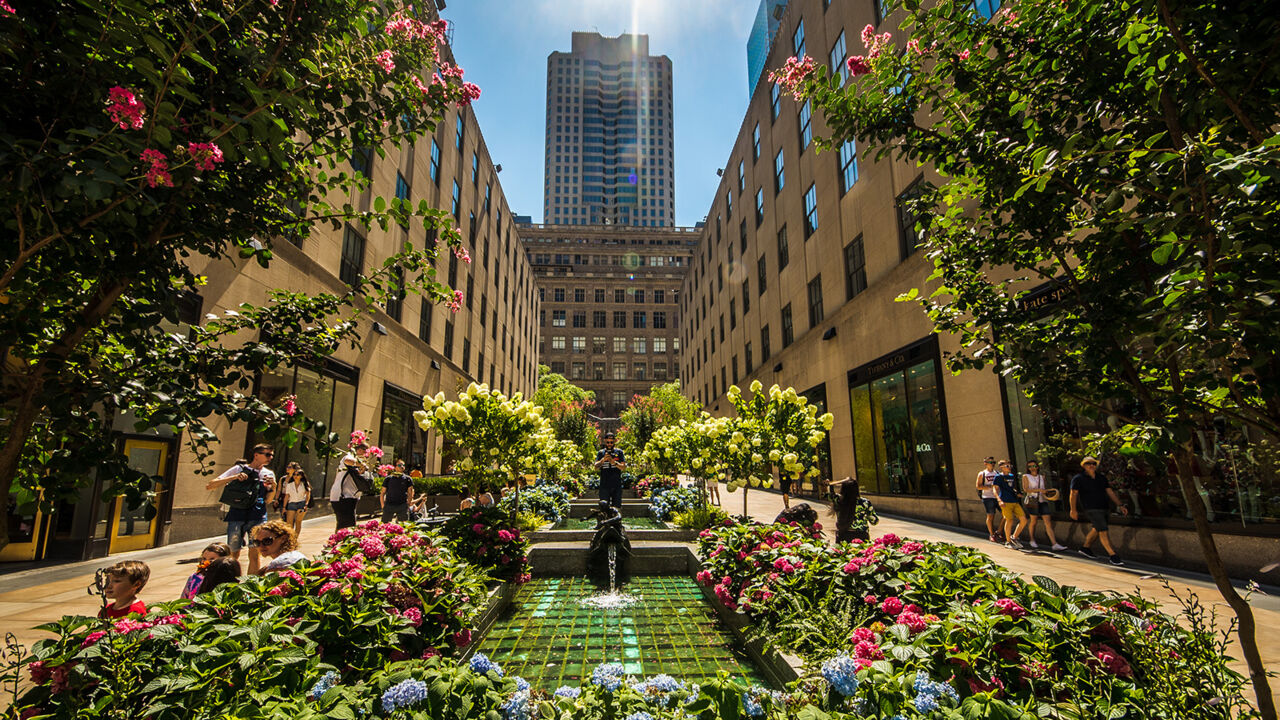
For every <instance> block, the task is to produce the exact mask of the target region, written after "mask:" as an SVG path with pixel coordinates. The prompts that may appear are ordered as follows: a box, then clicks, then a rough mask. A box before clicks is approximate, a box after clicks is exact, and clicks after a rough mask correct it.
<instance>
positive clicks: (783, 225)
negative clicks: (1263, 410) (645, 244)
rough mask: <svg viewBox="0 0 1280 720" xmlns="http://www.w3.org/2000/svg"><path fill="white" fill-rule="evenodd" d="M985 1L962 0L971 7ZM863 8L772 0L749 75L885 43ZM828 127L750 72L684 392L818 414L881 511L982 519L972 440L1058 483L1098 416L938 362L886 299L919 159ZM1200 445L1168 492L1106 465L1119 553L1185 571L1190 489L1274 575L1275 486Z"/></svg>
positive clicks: (1237, 544)
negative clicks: (1188, 482) (780, 8)
mask: <svg viewBox="0 0 1280 720" xmlns="http://www.w3.org/2000/svg"><path fill="white" fill-rule="evenodd" d="M992 5H993V4H992V3H981V4H980V5H979V6H978V9H979V11H982V12H985V14H988V15H989V14H990V11H991V9H992ZM877 8H878V3H876V2H874V1H873V0H859V1H858V2H846V3H830V4H828V3H826V2H824V0H790V2H789V3H788V4H787V7H786V10H785V11H784V12H783V14H782V17H781V24H780V28H779V30H778V34H777V36H776V38H775V39H774V41H773V48H772V50H771V52H770V55H769V57H768V60H767V62H766V72H767V70H768V69H772V68H778V67H781V66H782V65H783V64H784V63H785V62H786V59H787V58H788V57H790V56H793V55H795V56H803V55H806V54H807V55H810V56H812V57H814V58H815V59H817V60H818V61H819V62H825V63H828V64H829V65H830V66H831V67H836V68H842V67H843V64H844V63H843V61H844V58H845V57H846V56H847V55H849V54H859V53H860V52H861V49H860V45H861V41H860V39H859V34H860V32H861V29H862V28H863V27H865V26H866V25H872V26H874V27H876V29H877V32H890V31H891V32H893V33H894V34H895V41H896V42H898V43H899V44H901V43H902V42H904V41H905V40H906V38H905V37H900V35H901V31H900V30H897V27H898V25H899V24H900V20H901V17H899V16H897V15H895V16H892V17H890V18H888V19H884V18H881V17H880V16H879V14H878V10H877ZM855 45H857V46H858V47H855ZM827 134H828V132H827V129H826V127H825V126H824V124H823V119H822V118H821V117H820V116H818V115H815V114H814V113H813V112H812V108H811V107H809V105H808V104H800V103H797V102H795V101H794V100H793V99H792V98H791V97H790V96H789V95H787V94H786V93H783V92H780V91H779V88H778V87H777V86H776V85H773V84H771V83H768V82H761V83H759V84H758V85H757V86H756V88H755V91H754V93H753V94H752V97H751V101H750V103H749V106H748V109H747V112H746V115H745V117H744V118H743V122H742V125H741V127H740V128H739V131H738V133H737V136H736V138H735V139H734V141H733V144H732V147H731V148H730V150H729V153H728V157H727V159H726V162H725V171H724V175H723V180H722V181H721V183H720V186H719V188H718V190H717V192H716V196H715V199H714V201H713V203H712V205H711V207H710V208H709V210H708V213H707V216H708V220H707V222H706V224H705V227H703V228H702V230H701V232H700V234H699V236H698V244H697V246H696V248H695V249H694V253H693V259H692V265H691V266H690V268H689V274H688V277H687V278H686V280H685V282H684V286H683V292H682V293H681V296H680V309H681V316H682V318H683V320H682V325H683V326H682V328H681V331H680V332H681V337H682V338H683V340H684V353H683V355H682V359H681V362H682V363H683V368H682V370H681V373H682V377H683V378H684V379H685V383H684V387H685V391H686V393H687V394H688V395H689V396H690V397H692V398H694V399H696V400H698V401H699V402H701V403H702V404H703V405H705V406H706V408H707V409H708V410H709V411H711V412H713V413H716V414H724V413H727V412H729V411H730V410H731V408H730V406H729V403H728V401H727V398H726V395H725V393H726V390H727V388H728V386H729V385H733V384H737V385H738V386H739V387H744V388H745V387H746V386H747V385H748V384H749V383H750V382H751V381H752V380H757V379H758V380H760V381H761V382H762V383H763V384H764V385H765V386H766V387H768V386H769V385H771V384H773V383H778V384H779V385H782V386H783V387H787V386H791V387H794V388H795V389H796V390H797V391H798V392H801V393H802V394H804V395H805V396H806V397H808V398H809V399H810V400H811V401H813V402H815V403H817V404H818V405H820V406H822V407H823V408H824V409H825V410H829V411H830V412H832V413H833V414H834V415H835V427H834V429H833V430H832V432H831V433H830V436H829V442H830V457H831V468H830V473H829V476H830V477H834V478H840V477H844V476H854V477H856V478H857V479H858V482H859V485H860V486H861V488H862V491H863V492H864V493H865V494H866V495H867V496H868V497H869V498H870V499H871V500H872V502H873V503H874V504H875V505H876V507H877V508H878V509H880V510H881V511H884V512H889V513H894V514H899V515H904V516H909V517H915V518H920V519H924V520H929V521H933V522H939V523H944V524H949V525H956V526H962V527H966V528H970V529H973V530H977V531H980V532H982V533H983V534H985V513H984V511H983V507H982V504H981V503H980V502H979V499H978V495H977V492H976V491H975V489H974V478H975V476H976V474H977V472H978V471H979V470H980V469H981V468H982V459H983V458H984V457H985V456H988V455H994V456H997V457H1007V458H1009V459H1011V460H1013V461H1015V462H1016V463H1017V465H1018V467H1019V468H1021V467H1024V463H1025V461H1026V460H1027V459H1029V458H1033V457H1038V458H1039V459H1040V460H1041V461H1042V463H1045V464H1046V465H1048V467H1047V468H1046V469H1047V470H1048V472H1047V473H1046V475H1047V476H1048V477H1049V478H1050V480H1051V482H1052V483H1053V484H1054V485H1056V486H1058V487H1060V488H1063V489H1064V490H1065V488H1066V485H1067V483H1068V482H1069V478H1070V476H1071V475H1072V474H1074V473H1075V472H1077V471H1078V465H1077V464H1075V463H1078V459H1079V454H1080V446H1081V441H1080V438H1081V437H1083V436H1084V435H1086V434H1088V433H1090V432H1093V431H1097V430H1105V429H1106V427H1107V419H1106V418H1103V419H1097V420H1095V419H1090V418H1085V417H1078V416H1075V415H1073V414H1070V413H1066V412H1056V413H1051V414H1050V415H1048V416H1046V415H1045V414H1043V413H1041V412H1040V411H1039V410H1036V409H1034V408H1032V407H1030V406H1029V404H1028V402H1027V401H1026V399H1025V398H1024V396H1023V394H1022V393H1021V391H1020V389H1019V388H1018V387H1017V386H1016V384H1015V383H1013V382H1012V381H1008V380H1004V379H1002V378H1001V377H1000V376H998V375H997V374H995V373H993V372H991V371H982V372H980V371H966V372H962V373H960V374H958V375H953V374H951V373H950V372H948V371H947V370H946V369H945V368H944V367H943V364H942V359H943V354H944V353H946V352H947V351H948V350H949V349H955V348H956V340H955V338H953V337H949V336H940V335H938V334H936V333H935V332H934V330H933V326H932V324H931V322H930V321H929V319H928V318H927V317H926V316H925V314H924V313H923V312H922V310H921V309H920V307H919V306H918V305H916V304H914V303H904V302H897V301H896V298H897V297H898V296H899V294H901V293H903V292H905V291H908V290H911V289H913V288H923V287H924V286H925V283H926V278H927V277H928V275H929V273H930V272H931V270H932V264H931V262H930V261H929V260H928V259H927V258H925V257H922V253H920V252H918V251H917V239H916V236H915V232H914V230H913V228H914V226H915V219H914V218H912V217H911V216H910V215H909V214H908V213H907V212H906V211H905V209H904V208H903V205H902V203H901V202H900V200H901V198H903V197H904V196H906V195H909V194H910V193H911V192H912V188H913V187H914V186H915V184H916V183H919V182H921V181H922V179H924V178H926V177H930V173H931V172H932V171H931V170H930V169H929V168H921V167H917V166H914V165H912V164H910V163H908V162H904V161H900V160H895V159H889V158H886V159H883V160H879V161H875V162H871V161H867V160H865V159H860V158H859V157H858V148H857V147H855V146H854V144H853V143H848V144H845V145H844V146H843V147H838V148H835V149H833V150H831V151H824V152H818V151H817V148H816V147H815V145H814V142H813V138H815V137H819V136H824V135H827ZM1053 302H1054V292H1053V289H1052V288H1051V287H1046V288H1042V289H1041V290H1039V291H1037V292H1036V294H1035V295H1034V297H1032V298H1031V299H1030V300H1029V301H1028V302H1027V306H1028V307H1029V308H1030V307H1031V306H1032V305H1034V306H1037V311H1039V312H1052V305H1053ZM1219 449H1220V452H1216V453H1215V458H1216V459H1212V458H1206V461H1205V462H1204V463H1203V468H1202V469H1203V471H1204V476H1203V477H1202V478H1200V479H1199V481H1198V482H1199V483H1200V488H1201V492H1200V495H1201V497H1200V498H1191V499H1187V498H1184V497H1183V496H1182V494H1181V493H1180V491H1179V490H1178V487H1177V485H1176V482H1174V481H1173V480H1172V479H1171V478H1169V477H1168V476H1167V473H1166V472H1165V469H1164V468H1151V467H1146V468H1123V467H1121V468H1116V469H1115V470H1114V473H1113V475H1112V479H1113V481H1114V482H1116V484H1117V486H1118V490H1119V493H1120V496H1121V497H1122V498H1123V499H1124V500H1125V502H1126V504H1127V505H1128V507H1129V509H1130V510H1131V511H1132V512H1131V516H1130V517H1128V518H1120V517H1119V516H1113V518H1114V520H1113V523H1114V525H1113V528H1112V532H1111V536H1112V540H1113V542H1117V543H1118V549H1119V552H1120V553H1121V555H1123V556H1125V557H1128V558H1132V559H1135V560H1147V561H1151V562H1156V563H1160V564H1164V565H1170V566H1176V567H1184V568H1190V569H1202V561H1201V553H1200V550H1199V546H1198V544H1197V541H1196V539H1195V536H1194V533H1193V531H1192V529H1191V523H1190V521H1189V520H1188V519H1187V512H1186V508H1187V502H1189V501H1190V502H1197V501H1200V502H1205V503H1206V506H1207V507H1208V508H1209V510H1210V517H1211V518H1212V520H1213V523H1214V528H1215V532H1216V533H1218V538H1219V539H1218V543H1219V548H1220V551H1221V552H1222V554H1223V557H1224V559H1225V560H1226V562H1227V564H1228V566H1229V568H1230V570H1231V571H1232V572H1233V574H1234V575H1235V576H1237V577H1254V578H1257V579H1258V580H1261V581H1270V582H1275V580H1276V576H1275V572H1274V571H1271V572H1270V574H1269V575H1266V574H1264V573H1262V571H1261V569H1260V568H1259V566H1260V565H1263V564H1264V563H1263V562H1262V561H1259V560H1257V558H1260V557H1267V558H1273V557H1275V556H1276V555H1277V554H1280V487H1278V486H1277V482H1276V480H1275V477H1274V473H1272V474H1271V475H1270V476H1268V475H1267V474H1266V473H1264V472H1252V473H1251V472H1249V471H1245V470H1240V471H1239V473H1238V474H1237V471H1236V469H1235V468H1236V467H1237V465H1235V464H1233V463H1232V462H1231V458H1230V448H1229V447H1228V446H1227V445H1225V444H1220V446H1219ZM1064 457H1065V458H1071V459H1070V460H1062V459H1061V458H1064ZM1054 458H1057V460H1056V461H1054V460H1053V459H1054ZM804 490H805V491H806V492H809V493H812V492H815V491H816V490H817V488H816V487H814V486H813V485H811V484H809V483H806V487H805V488H804ZM1064 497H1065V492H1064ZM1065 509H1066V507H1065V503H1060V504H1059V506H1058V509H1057V513H1058V516H1057V519H1058V520H1059V530H1060V533H1059V535H1060V538H1063V539H1064V541H1065V542H1067V543H1068V544H1072V543H1074V544H1078V543H1079V541H1080V539H1081V538H1082V536H1083V527H1084V526H1082V525H1080V524H1078V523H1071V522H1070V520H1069V518H1068V517H1067V514H1066V512H1065ZM1041 539H1042V540H1043V539H1044V536H1043V534H1042V535H1041Z"/></svg>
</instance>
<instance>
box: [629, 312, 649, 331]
mask: <svg viewBox="0 0 1280 720" xmlns="http://www.w3.org/2000/svg"><path fill="white" fill-rule="evenodd" d="M648 326H649V319H648V315H647V313H645V311H643V310H636V311H635V312H633V313H631V327H633V328H636V329H637V330H642V329H644V328H646V327H648Z"/></svg>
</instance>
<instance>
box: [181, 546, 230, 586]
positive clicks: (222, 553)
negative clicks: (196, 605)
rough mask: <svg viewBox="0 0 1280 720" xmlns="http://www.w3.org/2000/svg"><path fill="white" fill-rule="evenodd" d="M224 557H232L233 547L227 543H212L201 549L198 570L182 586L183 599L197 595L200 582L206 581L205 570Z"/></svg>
mask: <svg viewBox="0 0 1280 720" xmlns="http://www.w3.org/2000/svg"><path fill="white" fill-rule="evenodd" d="M224 557H231V548H230V547H229V546H228V545H227V544H226V543H210V544H209V546H208V547H206V548H205V549H204V550H203V551H201V553H200V563H199V564H198V565H196V571H195V572H193V573H191V577H189V578H187V584H186V586H184V587H183V588H182V599H183V600H190V599H191V598H193V597H195V596H196V591H197V590H199V589H200V583H201V582H203V581H204V572H205V570H208V569H209V563H211V562H213V561H214V560H217V559H218V558H224Z"/></svg>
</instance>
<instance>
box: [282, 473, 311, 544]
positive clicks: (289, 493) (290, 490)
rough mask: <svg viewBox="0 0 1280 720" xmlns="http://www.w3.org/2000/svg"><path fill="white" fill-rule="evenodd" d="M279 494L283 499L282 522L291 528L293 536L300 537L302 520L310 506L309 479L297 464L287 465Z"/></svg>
mask: <svg viewBox="0 0 1280 720" xmlns="http://www.w3.org/2000/svg"><path fill="white" fill-rule="evenodd" d="M280 492H281V495H282V496H283V498H284V521H285V522H286V523H288V524H289V525H291V526H293V532H294V534H295V535H302V519H303V518H305V517H306V516H307V508H308V507H310V506H311V478H309V477H307V472H306V471H305V470H303V469H302V468H301V467H300V466H299V465H298V463H289V467H288V468H287V469H286V470H285V477H284V481H283V482H282V483H281V488H280Z"/></svg>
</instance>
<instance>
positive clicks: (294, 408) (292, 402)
mask: <svg viewBox="0 0 1280 720" xmlns="http://www.w3.org/2000/svg"><path fill="white" fill-rule="evenodd" d="M297 399H298V396H296V395H289V396H288V397H286V398H285V399H284V414H285V415H288V416H289V417H293V416H294V415H297V414H298V403H297Z"/></svg>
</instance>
